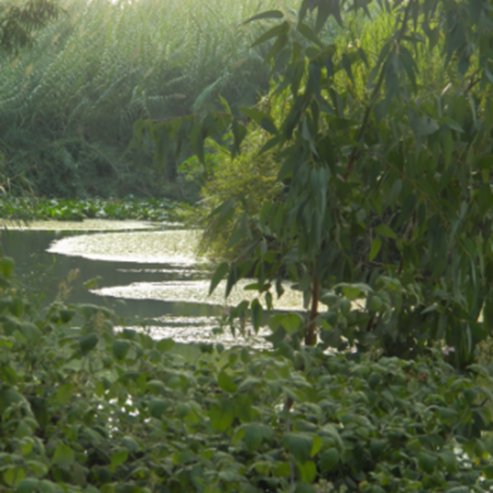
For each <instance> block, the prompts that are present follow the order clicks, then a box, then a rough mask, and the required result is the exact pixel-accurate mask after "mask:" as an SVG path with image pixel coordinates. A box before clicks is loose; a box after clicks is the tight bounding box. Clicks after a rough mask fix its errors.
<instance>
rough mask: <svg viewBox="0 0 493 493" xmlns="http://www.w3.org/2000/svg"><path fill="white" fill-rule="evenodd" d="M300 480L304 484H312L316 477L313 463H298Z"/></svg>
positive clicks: (315, 467) (315, 468)
mask: <svg viewBox="0 0 493 493" xmlns="http://www.w3.org/2000/svg"><path fill="white" fill-rule="evenodd" d="M297 465H298V469H299V471H300V476H301V480H302V481H304V482H305V483H313V481H315V479H316V477H317V466H316V465H315V462H313V461H311V460H309V461H306V462H303V463H301V464H300V463H298V464H297Z"/></svg>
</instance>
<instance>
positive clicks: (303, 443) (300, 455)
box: [282, 432, 313, 462]
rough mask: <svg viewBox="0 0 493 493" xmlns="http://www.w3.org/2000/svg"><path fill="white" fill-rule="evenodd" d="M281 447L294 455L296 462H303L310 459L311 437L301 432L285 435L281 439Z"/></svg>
mask: <svg viewBox="0 0 493 493" xmlns="http://www.w3.org/2000/svg"><path fill="white" fill-rule="evenodd" d="M282 441H283V445H284V446H285V447H286V448H287V449H288V450H289V451H290V452H291V453H292V454H293V455H294V457H295V458H296V460H297V461H299V462H305V461H307V460H308V459H309V458H310V452H311V450H312V444H313V435H311V434H309V433H302V432H291V433H286V434H285V435H284V437H283V440H282Z"/></svg>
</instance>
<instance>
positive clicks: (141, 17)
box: [0, 0, 297, 196]
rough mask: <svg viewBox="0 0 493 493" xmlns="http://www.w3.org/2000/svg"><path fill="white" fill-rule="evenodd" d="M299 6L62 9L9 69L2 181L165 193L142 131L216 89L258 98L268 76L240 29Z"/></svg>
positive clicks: (74, 190) (144, 3) (83, 190)
mask: <svg viewBox="0 0 493 493" xmlns="http://www.w3.org/2000/svg"><path fill="white" fill-rule="evenodd" d="M296 3H297V2H296V1H294V0H264V1H259V0H237V1H235V2H234V3H233V2H231V1H230V0H209V1H207V2H204V1H203V0H166V1H163V0H138V1H126V2H124V1H120V2H114V3H112V2H110V1H108V0H91V1H87V0H65V1H64V2H63V3H62V6H63V9H64V13H63V14H62V16H61V17H60V19H59V20H58V21H56V22H54V23H52V24H51V25H50V26H48V27H47V28H46V29H44V30H43V31H42V32H41V34H40V35H39V36H38V39H37V43H36V45H35V46H34V47H33V48H31V49H29V50H24V51H22V52H21V53H20V54H19V55H17V56H16V57H13V58H6V57H4V58H3V59H2V60H1V61H0V65H1V71H0V152H1V153H2V160H1V161H0V166H1V168H0V180H1V183H0V184H1V185H2V186H3V188H5V189H7V190H11V191H14V192H19V191H25V190H32V191H33V192H35V193H36V194H44V195H58V196H70V195H79V196H80V195H114V194H125V193H142V194H160V193H163V189H165V188H166V186H167V185H166V183H164V182H163V179H161V178H160V177H159V175H156V172H155V170H154V169H153V167H152V164H151V158H150V156H149V155H147V154H146V153H144V152H143V151H142V150H140V149H134V148H132V147H131V146H130V145H129V144H130V142H131V140H132V128H133V124H134V122H135V121H136V120H138V119H140V118H158V119H161V118H163V119H164V118H170V117H174V116H177V115H183V114H186V113H188V112H190V111H192V110H194V109H197V107H202V106H204V105H205V106H206V105H208V104H210V102H211V101H212V100H213V98H214V96H216V95H217V94H218V93H219V92H220V93H221V94H223V95H224V96H225V97H226V98H227V99H228V100H229V101H230V103H231V104H232V105H233V106H235V105H241V104H248V103H250V102H252V101H254V100H255V99H256V97H258V95H259V94H260V93H262V91H264V90H265V89H266V86H267V79H268V77H267V68H266V67H265V66H264V64H263V62H262V59H261V56H260V53H259V51H258V49H257V50H256V49H252V48H251V43H252V40H253V39H254V36H255V34H256V33H255V31H254V30H253V29H252V27H251V26H248V27H242V26H241V23H242V21H244V20H245V19H246V18H248V17H249V16H251V15H254V14H255V13H257V12H258V11H260V10H265V9H266V8H278V7H282V8H289V7H290V6H291V7H295V5H296ZM173 187H175V185H173ZM167 192H168V193H176V194H180V193H186V191H185V192H184V191H183V190H181V191H180V190H178V189H176V188H173V189H169V185H168V190H167Z"/></svg>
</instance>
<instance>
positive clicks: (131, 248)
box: [0, 223, 302, 345]
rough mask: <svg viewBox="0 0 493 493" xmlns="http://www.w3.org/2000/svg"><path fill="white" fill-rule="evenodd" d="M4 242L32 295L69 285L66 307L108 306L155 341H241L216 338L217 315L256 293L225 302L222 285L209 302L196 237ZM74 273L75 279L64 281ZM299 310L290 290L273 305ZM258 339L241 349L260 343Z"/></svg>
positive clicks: (67, 234) (38, 234)
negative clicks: (90, 283)
mask: <svg viewBox="0 0 493 493" xmlns="http://www.w3.org/2000/svg"><path fill="white" fill-rule="evenodd" d="M56 224H58V223H56ZM149 226H150V227H155V225H149ZM113 227H114V228H115V227H116V226H115V225H113ZM116 229H118V228H116ZM121 229H125V223H124V224H122V225H121ZM0 238H1V246H2V250H3V253H4V254H6V255H9V256H12V257H14V260H15V262H16V266H17V271H18V274H19V276H20V278H21V280H22V281H23V282H24V284H25V285H26V286H27V287H28V288H29V289H30V290H31V293H32V294H33V296H34V294H36V295H37V296H40V295H39V293H42V298H40V303H47V302H50V301H52V300H53V299H54V298H56V297H57V296H60V295H61V293H62V291H63V290H61V288H60V286H61V285H63V284H64V283H65V284H66V285H68V289H67V290H65V291H64V292H63V295H64V296H66V301H68V302H84V303H98V304H103V305H105V306H108V307H110V308H112V309H114V310H115V311H116V312H117V314H118V315H120V316H121V318H122V323H123V324H124V325H125V326H131V327H141V328H142V330H147V331H149V333H151V334H152V335H153V336H154V337H173V338H174V339H175V340H177V341H179V342H191V341H196V342H197V341H198V342H206V341H209V342H217V341H221V342H222V343H223V344H226V345H229V344H232V343H233V342H242V341H241V340H240V341H237V340H236V339H234V338H232V336H231V334H230V333H229V332H228V331H227V330H226V331H225V332H224V333H223V334H218V333H217V332H218V331H217V329H218V326H219V323H218V317H220V316H221V315H223V314H224V311H225V307H227V306H230V305H235V304H237V303H239V302H240V301H241V300H242V299H244V298H245V297H250V298H251V297H252V296H253V294H250V296H248V293H249V292H245V291H243V289H241V288H242V286H240V287H239V288H237V289H236V290H234V291H233V293H232V295H231V296H230V297H229V298H228V299H227V300H225V298H224V286H222V285H220V286H218V288H217V289H216V291H215V292H214V293H213V295H212V296H208V290H209V276H210V270H209V268H208V267H207V264H206V263H205V262H204V259H201V258H198V257H197V256H196V254H195V251H196V247H197V244H198V241H199V233H198V232H197V231H193V230H183V229H182V230H178V229H170V230H164V231H161V230H152V231H145V230H144V231H140V230H133V231H125V232H123V231H119V232H114V231H112V232H92V233H90V234H87V233H86V234H81V231H77V232H74V231H63V232H57V231H53V230H51V231H49V230H44V231H37V230H32V229H31V230H7V231H3V232H2V235H1V237H0ZM70 272H72V273H73V272H77V273H78V275H77V276H76V278H75V279H74V280H72V281H71V282H70V283H67V281H66V279H67V276H68V275H69V273H70ZM73 277H74V276H73ZM95 277H98V278H99V279H100V285H99V287H97V288H96V289H92V290H89V289H87V288H86V287H85V286H84V284H85V282H86V281H87V280H89V279H91V278H95ZM245 284H247V282H245V283H244V284H243V286H244V285H245ZM250 293H251V292H250ZM301 305H302V302H301V297H300V296H299V293H297V292H295V291H293V290H289V289H287V293H286V294H285V295H284V296H283V297H282V298H281V299H280V300H279V301H278V302H277V303H276V307H277V308H282V309H300V308H301ZM261 336H262V334H261V335H260V336H255V337H254V338H253V339H252V338H250V339H248V342H247V341H243V343H248V344H254V345H259V344H261V341H263V338H262V337H261Z"/></svg>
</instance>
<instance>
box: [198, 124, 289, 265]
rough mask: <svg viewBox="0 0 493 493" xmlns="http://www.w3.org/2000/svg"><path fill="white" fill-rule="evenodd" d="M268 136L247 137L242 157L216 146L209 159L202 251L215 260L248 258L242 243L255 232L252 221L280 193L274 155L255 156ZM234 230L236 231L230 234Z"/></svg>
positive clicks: (261, 133)
mask: <svg viewBox="0 0 493 493" xmlns="http://www.w3.org/2000/svg"><path fill="white" fill-rule="evenodd" d="M267 139H268V136H266V132H265V131H263V130H256V131H252V132H251V133H249V135H248V137H247V138H246V139H245V141H243V143H242V152H241V154H239V155H237V156H235V157H233V158H232V157H231V156H230V155H229V153H228V152H226V151H225V149H223V148H220V147H218V146H216V147H215V148H214V149H213V150H212V152H210V153H209V154H208V155H209V156H212V159H213V160H214V162H213V163H209V165H208V167H209V168H210V169H211V170H210V172H209V174H208V177H207V178H206V180H205V185H204V187H203V189H202V192H201V194H202V196H203V197H204V200H203V201H202V202H201V207H200V213H201V214H202V215H203V220H202V221H200V220H199V223H200V222H203V224H204V226H205V231H204V240H205V242H204V243H203V245H202V246H203V248H204V249H205V250H206V251H208V253H209V255H212V256H214V257H216V258H230V259H231V258H234V257H238V256H242V255H243V256H247V257H248V252H245V251H244V250H243V247H244V246H245V245H246V244H247V242H245V241H244V238H245V236H246V237H248V236H250V235H252V234H255V232H250V233H249V230H250V229H251V228H255V220H256V217H257V216H258V214H259V212H260V210H261V209H262V207H263V206H264V205H265V203H267V202H268V201H272V200H273V197H275V195H276V190H277V193H279V191H280V187H279V186H278V185H277V184H276V175H277V172H278V168H279V166H278V164H277V161H276V157H275V155H274V154H273V153H272V152H271V153H265V154H263V155H261V156H258V149H259V147H261V146H262V145H263V144H264V143H265V142H267ZM233 228H235V230H234V231H233Z"/></svg>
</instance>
